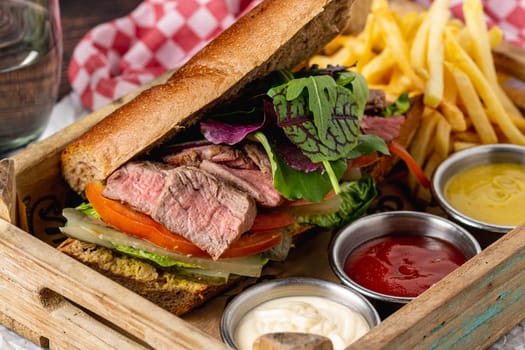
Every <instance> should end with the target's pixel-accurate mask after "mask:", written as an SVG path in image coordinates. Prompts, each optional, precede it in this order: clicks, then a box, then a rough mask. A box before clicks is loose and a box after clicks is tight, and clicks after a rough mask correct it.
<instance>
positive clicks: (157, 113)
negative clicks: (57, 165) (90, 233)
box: [61, 0, 353, 193]
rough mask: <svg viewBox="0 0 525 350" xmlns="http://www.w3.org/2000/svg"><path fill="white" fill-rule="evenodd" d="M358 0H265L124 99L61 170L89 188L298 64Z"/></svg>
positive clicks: (74, 184) (69, 152)
mask: <svg viewBox="0 0 525 350" xmlns="http://www.w3.org/2000/svg"><path fill="white" fill-rule="evenodd" d="M352 3H353V0H309V1H304V0H287V1H282V0H266V1H264V2H263V3H261V4H260V5H259V6H257V7H256V8H255V9H254V10H252V11H251V12H249V13H248V14H246V15H245V16H244V17H242V18H241V19H239V20H238V21H237V22H236V23H234V24H233V25H232V26H231V27H230V28H228V29H227V30H226V31H224V32H223V33H222V34H221V35H219V36H218V37H217V38H216V39H214V40H213V41H212V42H211V43H210V44H209V45H208V46H206V47H205V48H204V49H202V50H201V51H200V52H198V53H197V54H196V55H195V56H194V57H193V58H192V59H190V60H189V61H188V62H187V63H186V64H185V65H184V66H182V67H181V68H180V69H179V70H177V71H175V72H174V73H173V75H172V76H171V77H170V78H169V79H168V80H167V81H166V82H165V83H163V84H160V85H156V86H153V87H151V88H149V89H147V90H145V91H144V92H142V93H141V94H139V95H138V96H137V97H136V98H134V99H133V100H131V101H130V102H128V103H127V104H125V105H123V106H122V107H120V108H119V109H117V110H116V111H114V112H113V113H111V114H110V115H108V116H107V117H106V118H104V119H103V120H102V121H101V122H99V123H98V124H96V125H95V126H94V127H93V128H91V129H90V130H89V131H87V132H86V133H85V134H83V135H82V136H81V137H80V138H79V139H77V140H76V141H74V142H72V143H71V144H69V145H68V146H67V147H66V149H65V150H64V151H63V153H62V156H61V166H62V174H63V176H64V178H65V179H66V181H67V182H68V184H69V185H70V187H71V188H72V189H73V190H75V191H76V192H78V193H82V192H83V191H84V189H85V186H86V184H87V183H88V182H90V181H103V180H104V179H106V177H107V176H108V175H109V174H111V173H112V172H113V171H114V170H116V169H117V168H118V167H119V166H121V165H122V164H124V163H125V162H127V161H129V160H130V159H132V158H133V157H135V156H137V155H138V154H139V153H142V152H146V151H147V150H149V149H151V148H152V147H154V146H156V145H158V144H160V143H162V142H163V141H165V140H166V139H168V138H171V137H173V136H174V135H176V134H177V133H179V132H180V131H182V130H184V129H186V128H187V127H188V126H190V125H192V124H194V123H196V122H197V121H198V120H199V119H200V118H201V117H202V115H203V113H204V112H205V111H206V110H208V109H210V108H211V107H213V106H215V105H217V104H220V103H222V102H225V101H228V100H230V99H232V98H233V97H234V96H236V95H237V94H238V92H239V91H240V90H241V89H242V88H243V87H244V86H246V85H247V84H248V83H250V82H252V81H254V80H256V79H258V78H261V77H263V76H265V75H267V74H268V73H270V72H271V71H274V70H276V69H283V68H292V67H294V66H295V65H297V64H298V63H299V62H300V61H301V60H303V59H305V58H306V57H309V56H311V55H312V54H313V53H315V52H316V51H318V50H319V49H321V48H322V47H323V46H324V45H325V44H326V43H327V42H328V41H329V40H331V39H332V38H333V37H334V36H335V35H337V34H338V33H339V32H341V31H342V30H343V29H344V28H345V27H346V25H347V22H348V19H349V15H350V8H351V5H352Z"/></svg>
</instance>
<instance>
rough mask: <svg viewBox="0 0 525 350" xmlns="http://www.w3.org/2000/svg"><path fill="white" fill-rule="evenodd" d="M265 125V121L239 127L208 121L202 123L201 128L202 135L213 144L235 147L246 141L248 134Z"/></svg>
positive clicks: (237, 125)
mask: <svg viewBox="0 0 525 350" xmlns="http://www.w3.org/2000/svg"><path fill="white" fill-rule="evenodd" d="M263 125H264V120H263V121H261V122H260V123H254V124H246V125H239V124H232V123H226V122H222V121H218V120H213V119H208V120H206V121H202V122H201V123H200V128H201V133H202V135H203V136H204V137H205V138H206V139H207V140H208V141H210V142H212V143H215V144H220V143H224V144H228V145H235V144H236V143H239V142H241V141H242V140H244V138H245V137H246V136H247V135H248V134H250V133H252V132H254V131H257V130H259V129H260V128H262V126H263Z"/></svg>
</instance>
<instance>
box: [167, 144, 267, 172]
mask: <svg viewBox="0 0 525 350" xmlns="http://www.w3.org/2000/svg"><path fill="white" fill-rule="evenodd" d="M205 159H206V160H209V161H212V162H214V163H220V164H224V165H226V166H229V167H232V168H239V169H257V165H256V164H255V163H254V162H253V161H252V160H251V159H250V158H249V157H248V156H247V155H246V154H245V153H244V152H243V151H242V150H239V149H236V148H233V147H230V146H225V145H206V146H199V147H192V148H188V149H185V150H183V151H182V152H179V153H176V154H170V155H168V156H166V157H164V159H163V160H164V161H165V162H166V163H168V164H173V165H178V166H182V165H190V166H194V167H198V166H199V164H200V163H201V162H202V161H203V160H205Z"/></svg>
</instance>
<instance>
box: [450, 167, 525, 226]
mask: <svg viewBox="0 0 525 350" xmlns="http://www.w3.org/2000/svg"><path fill="white" fill-rule="evenodd" d="M444 193H445V197H446V198H447V199H448V200H449V202H450V204H451V205H452V206H453V207H454V208H455V209H456V210H458V211H460V212H462V213H463V214H465V215H467V216H470V217H471V218H473V219H476V220H480V221H484V222H487V223H491V224H496V225H505V226H515V225H519V224H521V223H522V222H525V166H523V165H519V164H512V163H496V164H487V165H479V166H475V167H473V168H470V169H467V170H464V171H462V172H460V173H458V174H456V175H454V176H453V177H452V178H451V179H450V180H449V181H448V182H447V183H446V184H445V191H444Z"/></svg>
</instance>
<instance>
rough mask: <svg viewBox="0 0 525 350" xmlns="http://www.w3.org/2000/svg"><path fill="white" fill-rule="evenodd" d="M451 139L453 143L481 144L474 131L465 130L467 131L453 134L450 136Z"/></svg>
mask: <svg viewBox="0 0 525 350" xmlns="http://www.w3.org/2000/svg"><path fill="white" fill-rule="evenodd" d="M451 138H452V139H453V140H454V141H465V142H471V143H479V144H481V139H480V137H479V134H478V133H477V132H476V131H469V130H467V131H460V132H453V133H452V135H451Z"/></svg>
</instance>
